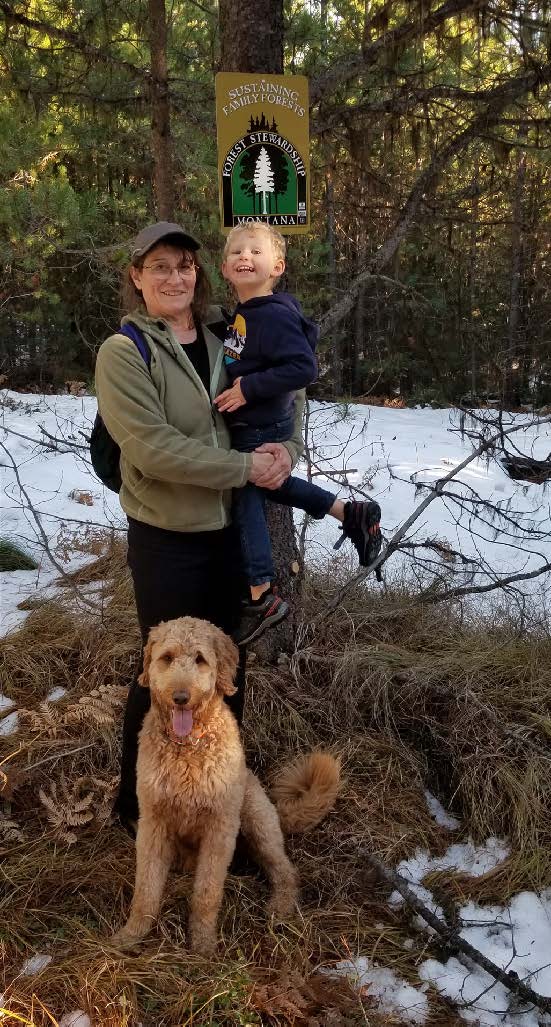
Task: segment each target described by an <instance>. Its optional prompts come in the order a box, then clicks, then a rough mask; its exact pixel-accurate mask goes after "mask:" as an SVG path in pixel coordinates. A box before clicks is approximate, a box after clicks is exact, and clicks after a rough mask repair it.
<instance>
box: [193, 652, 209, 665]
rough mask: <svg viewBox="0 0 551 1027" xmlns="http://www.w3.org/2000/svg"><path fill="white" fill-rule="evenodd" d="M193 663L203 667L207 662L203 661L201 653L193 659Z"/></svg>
mask: <svg viewBox="0 0 551 1027" xmlns="http://www.w3.org/2000/svg"><path fill="white" fill-rule="evenodd" d="M195 662H196V664H197V665H198V666H199V667H200V666H201V665H203V666H204V665H205V664H206V662H207V661H206V660H205V657H204V656H203V654H202V653H197V656H196V657H195Z"/></svg>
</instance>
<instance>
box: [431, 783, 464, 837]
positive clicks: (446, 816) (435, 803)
mask: <svg viewBox="0 0 551 1027" xmlns="http://www.w3.org/2000/svg"><path fill="white" fill-rule="evenodd" d="M425 799H426V803H427V806H428V810H429V813H430V815H431V817H434V819H435V820H436V823H437V824H440V827H445V828H447V830H448V831H456V830H457V828H458V827H461V822H460V821H459V820H457V818H456V817H452V815H451V813H448V811H447V810H445V809H444V807H443V805H442V803H441V802H440V801H439V800H438V799H437V798H436V795H433V794H432V792H429V791H428V789H425Z"/></svg>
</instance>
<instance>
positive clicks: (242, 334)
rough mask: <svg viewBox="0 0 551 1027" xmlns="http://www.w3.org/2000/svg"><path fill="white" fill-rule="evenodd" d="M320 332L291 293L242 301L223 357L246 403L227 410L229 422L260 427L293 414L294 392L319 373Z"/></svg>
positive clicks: (236, 311) (225, 344)
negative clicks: (230, 412) (315, 352)
mask: <svg viewBox="0 0 551 1027" xmlns="http://www.w3.org/2000/svg"><path fill="white" fill-rule="evenodd" d="M318 337H319V328H318V326H317V325H316V324H314V322H313V321H310V320H309V319H308V318H307V317H305V315H304V314H303V312H302V310H301V307H300V303H299V302H298V300H296V299H295V297H294V296H291V295H290V294H289V293H288V292H276V293H273V295H270V296H255V297H253V299H250V300H247V301H246V302H245V303H238V304H237V307H236V308H235V313H234V317H233V324H231V325H230V326H229V328H228V334H227V336H226V340H225V343H224V360H225V364H226V370H227V372H228V377H229V379H230V381H231V383H232V384H233V383H234V381H235V380H236V378H241V379H242V381H241V391H242V393H243V395H244V397H245V399H246V401H247V403H246V406H242V407H240V408H239V410H235V411H234V412H233V413H232V414H228V415H227V420H228V423H229V425H230V426H231V425H232V424H246V425H248V426H250V427H258V428H260V427H265V426H267V425H270V424H273V423H275V422H277V421H282V420H284V419H285V418H286V417H289V416H292V414H293V402H294V398H295V392H296V391H297V389H303V388H305V387H306V386H307V385H311V384H312V382H314V381H315V380H316V378H317V375H318V368H317V361H316V357H315V355H314V350H315V348H316V344H317V341H318Z"/></svg>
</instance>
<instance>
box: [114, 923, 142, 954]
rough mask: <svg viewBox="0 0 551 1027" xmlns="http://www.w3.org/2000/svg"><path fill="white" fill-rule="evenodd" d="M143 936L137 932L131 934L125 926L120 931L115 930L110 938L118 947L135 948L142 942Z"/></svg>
mask: <svg viewBox="0 0 551 1027" xmlns="http://www.w3.org/2000/svg"><path fill="white" fill-rule="evenodd" d="M141 940H142V939H141V936H139V935H137V934H130V933H129V931H125V929H124V927H122V928H121V930H120V931H115V934H112V935H111V937H110V938H109V944H110V945H114V946H115V947H116V948H118V949H133V948H135V946H136V945H139V943H140V942H141Z"/></svg>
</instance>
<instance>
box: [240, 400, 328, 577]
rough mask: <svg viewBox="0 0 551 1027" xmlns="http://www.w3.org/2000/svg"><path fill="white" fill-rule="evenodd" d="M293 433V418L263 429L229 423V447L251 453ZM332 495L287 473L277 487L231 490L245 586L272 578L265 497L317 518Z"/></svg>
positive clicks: (251, 486) (286, 439)
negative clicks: (285, 477)
mask: <svg viewBox="0 0 551 1027" xmlns="http://www.w3.org/2000/svg"><path fill="white" fill-rule="evenodd" d="M292 434H293V420H292V419H288V420H286V421H280V422H278V423H277V424H272V425H270V426H269V427H267V428H250V427H248V426H245V425H243V426H241V425H238V424H236V425H234V426H232V446H233V448H234V449H237V450H239V452H240V453H252V452H253V450H255V449H257V447H258V446H261V445H262V444H263V443H264V442H287V441H288V440H289V439H290V438H291V436H292ZM335 498H336V497H335V495H334V494H333V493H332V492H327V491H326V490H325V489H322V488H320V487H319V485H313V484H312V482H310V481H303V479H302V478H295V477H293V476H292V475H290V476H289V477H288V478H287V480H286V481H284V482H283V485H281V487H280V488H278V489H261V488H258V487H257V486H256V485H251V484H250V483H249V484H247V485H245V486H244V487H243V488H241V489H235V490H234V493H233V519H234V523H235V524H236V525H237V528H238V531H239V536H240V539H241V550H242V555H243V566H244V570H245V575H246V577H247V581H248V582H249V585H263V584H264V583H265V582H267V581H272V580H273V578H274V577H275V572H274V565H273V561H272V544H271V541H270V533H269V531H268V526H267V524H266V509H265V503H266V499H269V500H270V501H271V502H272V503H281V504H282V505H283V506H292V507H295V508H296V509H297V510H304V512H305V513H307V514H309V515H310V517H315V518H316V519H317V520H321V518H322V517H325V516H326V514H327V513H329V510H330V509H331V507H332V506H333V503H334V502H335Z"/></svg>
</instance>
